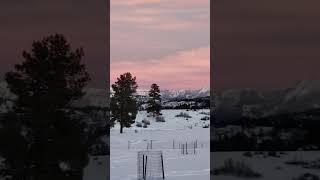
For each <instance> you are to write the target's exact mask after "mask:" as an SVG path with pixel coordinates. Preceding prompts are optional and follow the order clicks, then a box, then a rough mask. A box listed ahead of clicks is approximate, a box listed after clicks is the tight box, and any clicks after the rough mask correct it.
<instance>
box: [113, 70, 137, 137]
mask: <svg viewBox="0 0 320 180" xmlns="http://www.w3.org/2000/svg"><path fill="white" fill-rule="evenodd" d="M137 88H138V85H137V82H136V77H132V75H131V73H129V72H127V73H124V74H122V75H120V77H119V78H117V81H116V82H115V83H114V84H113V85H112V90H113V92H114V94H113V96H112V97H111V103H110V109H111V121H112V122H115V121H118V122H119V123H120V133H123V128H124V127H127V128H128V127H131V124H133V123H134V122H135V119H136V115H137V113H138V107H137V101H136V97H135V93H136V91H137Z"/></svg>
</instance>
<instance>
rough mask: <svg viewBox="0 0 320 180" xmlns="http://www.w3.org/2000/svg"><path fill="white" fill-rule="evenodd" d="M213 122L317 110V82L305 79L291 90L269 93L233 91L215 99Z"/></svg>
mask: <svg viewBox="0 0 320 180" xmlns="http://www.w3.org/2000/svg"><path fill="white" fill-rule="evenodd" d="M214 106H215V109H216V113H215V116H216V119H217V120H218V119H224V120H227V119H234V118H235V117H241V116H242V115H244V114H246V115H251V116H258V117H267V116H272V115H277V114H286V113H297V112H304V111H307V110H311V109H317V108H320V80H304V81H300V82H298V83H297V84H295V85H294V86H293V87H292V88H287V89H282V90H276V91H271V92H259V91H256V90H254V89H237V90H235V89H232V90H226V91H222V92H219V93H216V94H215V96H214Z"/></svg>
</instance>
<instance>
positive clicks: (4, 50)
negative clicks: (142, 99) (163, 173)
mask: <svg viewBox="0 0 320 180" xmlns="http://www.w3.org/2000/svg"><path fill="white" fill-rule="evenodd" d="M107 17H108V11H107V1H89V0H28V1H18V0H1V1H0V27H1V28H0V47H1V48H0V81H3V80H4V79H3V77H4V76H3V75H4V74H5V73H6V72H8V71H11V70H13V66H14V65H15V64H17V63H21V62H22V61H23V60H24V59H23V58H22V51H23V50H30V49H31V44H32V42H33V41H35V40H41V39H42V38H43V37H45V36H48V35H51V34H54V33H60V34H64V35H65V36H66V38H67V40H68V41H69V42H70V43H71V46H72V48H73V49H75V48H78V47H83V48H84V52H85V56H84V57H83V62H84V63H85V64H86V65H87V70H88V71H89V73H90V76H91V79H92V80H91V82H90V83H89V87H93V88H106V87H107V81H108V80H109V73H108V72H109V68H108V64H109V62H108V61H109V57H108V54H107V49H108V43H109V39H108V37H107V35H108V33H107V32H108V30H109V27H108V25H107Z"/></svg>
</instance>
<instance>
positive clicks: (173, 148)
mask: <svg viewBox="0 0 320 180" xmlns="http://www.w3.org/2000/svg"><path fill="white" fill-rule="evenodd" d="M172 148H173V149H174V140H173V141H172Z"/></svg>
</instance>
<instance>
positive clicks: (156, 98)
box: [147, 84, 161, 116]
mask: <svg viewBox="0 0 320 180" xmlns="http://www.w3.org/2000/svg"><path fill="white" fill-rule="evenodd" d="M160 111H161V94H160V89H159V86H158V85H157V84H152V85H151V89H150V91H149V100H148V106H147V112H148V113H152V114H153V116H155V115H156V116H158V115H160Z"/></svg>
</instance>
